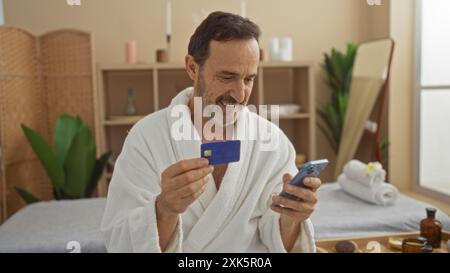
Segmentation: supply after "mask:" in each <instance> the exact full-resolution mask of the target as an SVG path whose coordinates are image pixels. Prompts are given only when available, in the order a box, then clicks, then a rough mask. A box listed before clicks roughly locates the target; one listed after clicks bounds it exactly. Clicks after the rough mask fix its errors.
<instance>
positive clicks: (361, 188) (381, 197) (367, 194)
mask: <svg viewBox="0 0 450 273" xmlns="http://www.w3.org/2000/svg"><path fill="white" fill-rule="evenodd" d="M338 183H339V185H340V186H341V187H342V189H343V190H344V191H346V192H347V193H349V194H351V195H353V196H355V197H358V198H360V199H362V200H365V201H367V202H370V203H372V204H376V205H381V206H389V205H393V204H394V203H395V202H396V201H397V197H398V190H397V188H396V187H395V186H393V185H391V184H388V183H384V182H383V183H380V184H379V185H374V186H372V187H368V186H366V185H364V184H361V183H359V182H357V181H354V180H352V179H350V178H349V177H347V176H346V175H345V174H341V175H339V177H338Z"/></svg>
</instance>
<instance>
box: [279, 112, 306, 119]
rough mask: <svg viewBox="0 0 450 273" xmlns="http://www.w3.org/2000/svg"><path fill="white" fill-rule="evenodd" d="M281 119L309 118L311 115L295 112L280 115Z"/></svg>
mask: <svg viewBox="0 0 450 273" xmlns="http://www.w3.org/2000/svg"><path fill="white" fill-rule="evenodd" d="M279 117H280V119H308V118H309V117H310V115H309V114H308V113H295V114H289V115H280V116H279Z"/></svg>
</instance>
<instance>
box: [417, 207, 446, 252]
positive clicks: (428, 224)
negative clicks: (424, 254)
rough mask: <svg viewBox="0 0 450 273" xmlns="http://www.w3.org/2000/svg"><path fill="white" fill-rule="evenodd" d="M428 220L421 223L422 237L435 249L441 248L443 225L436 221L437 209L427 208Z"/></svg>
mask: <svg viewBox="0 0 450 273" xmlns="http://www.w3.org/2000/svg"><path fill="white" fill-rule="evenodd" d="M426 211H427V218H425V219H423V220H422V221H421V222H420V236H422V237H425V238H426V239H427V241H428V243H429V244H430V245H431V246H432V247H433V248H439V247H441V238H442V224H441V222H439V221H438V220H437V219H436V209H435V208H427V209H426Z"/></svg>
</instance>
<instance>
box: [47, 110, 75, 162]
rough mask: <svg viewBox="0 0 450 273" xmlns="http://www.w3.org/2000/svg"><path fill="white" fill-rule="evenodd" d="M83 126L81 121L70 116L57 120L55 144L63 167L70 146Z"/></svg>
mask: <svg viewBox="0 0 450 273" xmlns="http://www.w3.org/2000/svg"><path fill="white" fill-rule="evenodd" d="M80 126H81V120H80V119H79V118H74V117H71V116H69V115H62V116H59V117H58V119H57V120H56V126H55V132H54V136H53V139H54V142H55V153H56V158H57V159H58V162H59V163H60V164H61V167H62V166H63V165H64V161H65V159H66V156H67V153H68V152H69V149H70V145H71V144H72V141H73V139H74V137H75V135H76V134H77V132H78V130H79V128H80Z"/></svg>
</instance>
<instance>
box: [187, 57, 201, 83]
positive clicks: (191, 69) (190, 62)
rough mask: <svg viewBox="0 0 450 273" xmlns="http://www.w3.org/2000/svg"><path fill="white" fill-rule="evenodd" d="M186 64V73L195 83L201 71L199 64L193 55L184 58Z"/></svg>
mask: <svg viewBox="0 0 450 273" xmlns="http://www.w3.org/2000/svg"><path fill="white" fill-rule="evenodd" d="M184 62H185V66H186V72H187V73H188V75H189V78H191V80H192V81H195V80H196V79H197V73H198V70H199V67H198V64H197V63H196V62H195V60H194V57H193V56H192V55H189V54H188V55H186V57H184Z"/></svg>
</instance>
